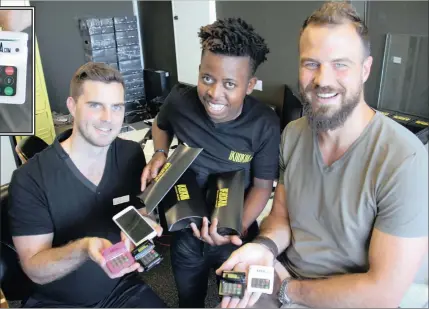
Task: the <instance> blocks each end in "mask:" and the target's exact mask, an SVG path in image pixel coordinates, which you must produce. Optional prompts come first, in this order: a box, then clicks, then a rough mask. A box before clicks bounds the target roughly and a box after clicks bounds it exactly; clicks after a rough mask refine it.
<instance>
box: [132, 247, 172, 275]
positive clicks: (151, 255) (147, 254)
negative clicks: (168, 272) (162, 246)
mask: <svg viewBox="0 0 429 309" xmlns="http://www.w3.org/2000/svg"><path fill="white" fill-rule="evenodd" d="M131 254H132V255H133V257H134V259H135V260H136V261H137V262H139V263H140V265H142V266H143V268H144V271H149V270H151V269H152V268H154V267H155V266H156V265H158V264H159V263H161V261H162V260H163V259H164V258H163V256H162V255H161V254H159V253H158V252H156V251H155V245H154V244H153V243H152V242H151V241H150V240H147V241H145V242H144V243H142V244H141V245H140V246H138V247H136V248H134V250H133V251H132V252H131Z"/></svg>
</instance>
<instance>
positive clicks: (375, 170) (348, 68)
mask: <svg viewBox="0 0 429 309" xmlns="http://www.w3.org/2000/svg"><path fill="white" fill-rule="evenodd" d="M299 52H300V63H299V85H300V92H301V97H302V102H303V106H304V111H305V115H306V116H305V117H303V118H301V119H298V120H296V121H293V122H291V123H290V124H289V125H288V126H287V127H286V128H285V130H284V132H283V135H282V142H281V146H280V147H281V148H280V151H281V154H280V177H279V184H278V186H277V188H276V192H275V197H274V202H273V208H272V211H271V213H270V215H269V216H268V217H267V218H266V219H265V220H264V221H263V222H262V224H261V229H260V230H261V232H260V236H258V237H257V238H256V239H255V241H254V242H253V243H249V244H246V245H244V246H242V247H241V248H240V249H238V250H237V251H235V252H234V253H233V254H232V256H231V257H230V258H229V260H227V261H226V262H225V263H224V264H223V265H222V266H221V267H220V268H219V269H218V270H217V273H218V274H221V272H222V271H223V270H230V269H234V270H241V271H243V270H246V269H247V267H248V266H249V265H273V264H274V265H275V268H276V270H277V273H278V278H277V279H278V282H277V286H276V291H278V294H277V295H273V296H274V297H277V298H278V300H279V301H280V303H282V304H283V305H284V306H285V307H297V306H298V307H299V306H307V307H312V308H314V307H325V308H328V307H343V308H344V307H355V308H357V307H367V306H369V307H398V306H399V305H400V303H401V301H402V299H403V297H404V295H405V293H406V291H407V290H408V289H409V287H410V285H411V283H412V282H413V281H414V280H415V278H416V275H417V273H418V270H419V268H420V266H421V265H422V262H423V259H424V257H425V256H426V254H427V248H428V243H427V242H428V241H427V235H428V153H427V150H426V149H425V148H424V146H423V144H422V143H421V142H420V140H419V139H418V138H417V137H416V136H414V135H413V134H412V133H411V132H410V131H408V130H407V129H406V128H404V127H403V126H401V125H400V124H398V123H396V122H394V121H393V120H391V119H390V118H387V117H386V116H384V115H383V114H382V113H380V112H377V111H374V110H373V109H372V108H371V107H370V106H369V105H368V104H367V103H366V102H365V99H364V95H363V93H364V91H363V86H364V83H365V82H366V80H367V79H368V76H369V74H370V69H371V65H372V57H371V56H370V48H369V38H368V32H367V28H366V27H365V25H364V24H363V22H362V21H361V20H360V19H359V17H358V16H357V14H356V12H355V11H354V9H353V8H352V7H351V6H350V5H348V4H346V3H335V2H332V3H327V4H324V5H323V6H322V8H321V9H320V10H318V11H316V12H315V13H313V15H311V16H310V17H309V18H308V19H307V20H306V22H305V23H304V26H303V28H302V31H301V35H300V42H299ZM279 253H280V255H279V257H278V260H279V261H280V262H281V265H279V264H280V263H278V262H276V263H274V261H273V260H274V257H277V256H278V254H279ZM283 266H284V267H283ZM259 296H260V294H256V293H253V294H252V293H249V292H246V294H245V296H244V297H243V299H241V300H240V299H238V298H235V299H234V298H232V299H231V298H227V297H224V298H223V300H222V306H223V307H226V306H229V307H235V306H237V307H245V306H249V305H250V306H251V305H253V304H255V302H256V301H257V300H258V299H259ZM264 296H265V295H264ZM264 299H265V300H266V297H265V298H261V299H260V300H259V302H258V303H256V306H257V307H261V306H264V307H266V306H272V305H273V304H274V302H271V303H264V304H263V303H262V301H263V300H264ZM270 299H271V300H273V297H271V298H270Z"/></svg>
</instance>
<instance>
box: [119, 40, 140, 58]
mask: <svg viewBox="0 0 429 309" xmlns="http://www.w3.org/2000/svg"><path fill="white" fill-rule="evenodd" d="M117 54H118V60H119V61H125V60H133V59H140V54H141V53H140V46H139V45H137V44H136V45H128V46H120V47H118V48H117Z"/></svg>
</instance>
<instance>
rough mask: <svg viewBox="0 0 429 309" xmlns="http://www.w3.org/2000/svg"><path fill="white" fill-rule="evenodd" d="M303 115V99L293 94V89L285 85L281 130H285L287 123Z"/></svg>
mask: <svg viewBox="0 0 429 309" xmlns="http://www.w3.org/2000/svg"><path fill="white" fill-rule="evenodd" d="M301 117H302V104H301V101H300V100H299V99H298V98H297V97H296V96H295V95H294V94H293V92H292V90H291V89H290V88H289V87H288V86H287V85H285V93H284V98H283V108H282V112H281V117H280V121H281V130H282V131H283V130H284V128H285V127H286V126H287V124H288V123H289V122H291V121H293V120H296V119H298V118H301Z"/></svg>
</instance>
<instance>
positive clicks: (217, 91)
mask: <svg viewBox="0 0 429 309" xmlns="http://www.w3.org/2000/svg"><path fill="white" fill-rule="evenodd" d="M208 94H209V95H210V97H211V98H212V99H214V100H217V99H218V98H220V96H221V95H222V85H219V84H218V83H214V84H212V85H211V86H210V88H209V90H208Z"/></svg>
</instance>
